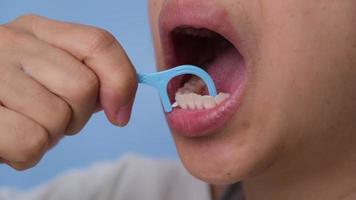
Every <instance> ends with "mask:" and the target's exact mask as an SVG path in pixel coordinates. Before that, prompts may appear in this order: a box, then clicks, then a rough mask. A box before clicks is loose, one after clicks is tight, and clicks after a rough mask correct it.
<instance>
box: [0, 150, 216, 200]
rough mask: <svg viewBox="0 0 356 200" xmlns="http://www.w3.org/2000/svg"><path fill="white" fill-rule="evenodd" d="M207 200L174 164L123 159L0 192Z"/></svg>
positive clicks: (39, 197) (10, 197)
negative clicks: (49, 180) (51, 179)
mask: <svg viewBox="0 0 356 200" xmlns="http://www.w3.org/2000/svg"><path fill="white" fill-rule="evenodd" d="M72 199H73V200H211V197H210V189H209V185H208V184H206V183H204V182H202V181H199V180H197V179H196V178H194V177H192V176H191V175H190V174H189V173H187V171H186V170H185V169H184V167H183V166H182V165H181V164H179V163H178V162H175V161H158V160H149V159H145V158H140V157H136V156H126V157H124V158H123V159H121V160H120V161H118V162H112V163H101V164H97V165H94V166H92V167H90V168H88V169H84V170H76V171H71V172H68V173H66V174H64V175H62V176H59V177H58V178H56V179H55V180H53V181H51V182H49V183H47V184H44V185H42V186H39V187H37V188H34V189H32V190H29V191H22V192H20V191H16V190H12V189H5V188H3V189H0V200H72Z"/></svg>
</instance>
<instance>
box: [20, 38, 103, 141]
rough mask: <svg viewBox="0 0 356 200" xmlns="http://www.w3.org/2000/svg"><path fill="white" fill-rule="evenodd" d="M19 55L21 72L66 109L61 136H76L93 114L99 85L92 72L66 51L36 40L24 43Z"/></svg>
mask: <svg viewBox="0 0 356 200" xmlns="http://www.w3.org/2000/svg"><path fill="white" fill-rule="evenodd" d="M34 50H35V51H34ZM21 52H23V53H22V55H20V56H19V59H20V60H21V64H22V68H23V69H24V71H25V72H26V73H27V74H29V75H30V76H31V77H33V78H34V79H35V80H36V81H38V82H40V83H41V84H42V85H44V86H45V87H46V88H47V89H49V90H50V91H51V92H53V93H54V94H56V95H57V96H60V97H61V98H62V99H63V100H65V101H66V102H67V103H68V105H69V106H70V108H71V110H72V117H71V121H70V123H69V125H68V127H67V129H66V132H65V133H67V134H75V133H78V132H79V131H80V130H81V129H82V127H83V126H84V125H85V123H86V122H87V121H88V120H89V118H90V116H91V115H92V114H93V112H94V111H95V107H96V103H97V97H98V90H99V89H98V88H99V82H98V78H97V77H96V75H95V74H94V72H92V71H91V70H90V69H89V68H88V67H86V66H85V65H84V64H83V63H81V62H79V61H78V60H77V59H76V58H74V57H73V56H72V55H70V54H69V53H67V52H66V51H64V50H61V49H58V48H55V47H53V46H51V45H48V43H45V42H43V41H40V40H37V39H35V40H30V41H27V42H26V43H24V44H23V45H22V51H21Z"/></svg>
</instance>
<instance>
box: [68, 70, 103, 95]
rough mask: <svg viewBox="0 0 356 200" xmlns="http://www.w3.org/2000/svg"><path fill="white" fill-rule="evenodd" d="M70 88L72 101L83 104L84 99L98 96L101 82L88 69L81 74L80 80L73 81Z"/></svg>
mask: <svg viewBox="0 0 356 200" xmlns="http://www.w3.org/2000/svg"><path fill="white" fill-rule="evenodd" d="M69 87H70V91H71V95H70V96H71V98H72V100H74V101H77V102H81V101H82V100H84V99H88V98H90V97H92V96H94V95H97V92H98V89H99V80H98V78H97V76H96V75H95V74H94V73H93V72H92V71H90V70H87V69H86V70H84V71H83V72H81V73H80V75H79V77H78V79H76V80H73V83H72V84H71V85H70V86H69Z"/></svg>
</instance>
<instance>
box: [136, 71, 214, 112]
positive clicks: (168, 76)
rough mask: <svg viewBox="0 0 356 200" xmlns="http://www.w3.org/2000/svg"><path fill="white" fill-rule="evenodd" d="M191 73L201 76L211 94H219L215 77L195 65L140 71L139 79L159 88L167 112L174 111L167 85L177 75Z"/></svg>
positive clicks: (142, 82) (143, 82) (140, 81)
mask: <svg viewBox="0 0 356 200" xmlns="http://www.w3.org/2000/svg"><path fill="white" fill-rule="evenodd" d="M185 74H191V75H195V76H197V77H199V78H201V79H202V80H203V81H204V83H205V85H206V86H207V88H208V91H209V94H210V96H213V97H215V96H216V95H217V92H216V87H215V84H214V81H213V79H212V78H211V77H210V75H209V74H208V73H207V72H206V71H204V70H203V69H201V68H199V67H197V66H194V65H181V66H178V67H175V68H172V69H169V70H165V71H160V72H155V73H142V74H141V73H138V74H137V79H138V82H139V83H141V84H146V85H149V86H152V87H154V88H156V89H157V90H158V93H159V95H160V97H161V101H162V104H163V108H164V110H165V112H171V111H172V104H171V102H170V100H169V96H168V92H167V87H168V83H169V82H170V81H171V80H172V79H173V78H175V77H177V76H181V75H185Z"/></svg>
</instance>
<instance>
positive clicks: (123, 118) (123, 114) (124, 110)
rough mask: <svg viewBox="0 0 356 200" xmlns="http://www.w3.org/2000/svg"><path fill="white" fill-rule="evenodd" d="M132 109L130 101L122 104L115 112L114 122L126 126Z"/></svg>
mask: <svg viewBox="0 0 356 200" xmlns="http://www.w3.org/2000/svg"><path fill="white" fill-rule="evenodd" d="M131 110H132V103H129V104H128V105H126V106H123V107H121V108H120V109H119V111H118V112H117V114H116V122H117V124H118V125H119V126H126V125H127V123H128V122H129V119H130V116H131Z"/></svg>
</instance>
